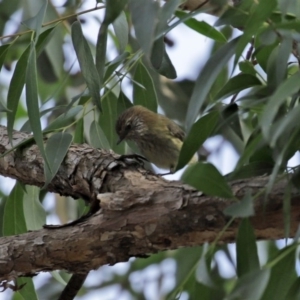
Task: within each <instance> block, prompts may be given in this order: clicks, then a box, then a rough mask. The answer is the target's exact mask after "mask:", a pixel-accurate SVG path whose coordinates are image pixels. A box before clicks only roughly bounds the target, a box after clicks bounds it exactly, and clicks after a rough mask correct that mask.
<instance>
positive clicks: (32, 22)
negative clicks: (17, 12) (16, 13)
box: [23, 0, 48, 40]
mask: <svg viewBox="0 0 300 300" xmlns="http://www.w3.org/2000/svg"><path fill="white" fill-rule="evenodd" d="M47 4H48V1H46V0H43V5H42V7H41V8H40V10H39V12H38V13H37V14H36V16H34V17H32V18H30V19H28V20H25V21H23V24H25V25H26V26H27V27H29V28H30V29H32V30H34V31H35V33H36V34H35V39H36V40H37V38H38V36H39V35H40V32H41V30H42V24H43V20H44V17H45V12H46V9H47Z"/></svg>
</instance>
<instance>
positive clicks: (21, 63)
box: [7, 45, 30, 141]
mask: <svg viewBox="0 0 300 300" xmlns="http://www.w3.org/2000/svg"><path fill="white" fill-rule="evenodd" d="M29 53H30V45H29V46H28V47H27V48H26V50H25V51H24V52H23V54H22V55H21V57H20V59H19V60H18V62H17V64H16V68H15V70H14V73H13V76H12V79H11V82H10V85H9V88H8V94H7V108H8V109H9V112H8V113H7V133H8V136H9V140H10V141H12V131H13V126H14V122H15V117H16V113H17V108H18V104H19V100H20V97H21V94H22V91H23V87H24V84H25V75H26V72H24V70H26V68H27V62H28V57H29Z"/></svg>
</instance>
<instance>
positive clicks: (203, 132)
mask: <svg viewBox="0 0 300 300" xmlns="http://www.w3.org/2000/svg"><path fill="white" fill-rule="evenodd" d="M218 118H219V113H218V112H216V111H212V112H210V113H208V114H207V115H205V116H203V117H202V118H200V119H199V120H198V121H197V122H196V123H195V124H194V125H193V126H192V128H191V130H190V132H189V134H188V135H187V137H186V138H185V140H184V142H183V145H182V148H181V151H180V155H179V159H178V164H177V167H176V170H180V169H181V168H182V167H184V166H185V165H186V164H187V163H188V162H189V161H190V160H191V159H192V157H193V155H194V154H195V152H197V151H198V150H199V149H200V147H201V145H202V144H203V143H204V142H205V140H206V139H207V138H209V137H210V135H211V134H212V132H213V131H214V129H215V128H216V125H217V121H218Z"/></svg>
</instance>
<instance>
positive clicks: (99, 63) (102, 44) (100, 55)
mask: <svg viewBox="0 0 300 300" xmlns="http://www.w3.org/2000/svg"><path fill="white" fill-rule="evenodd" d="M107 35H108V25H107V24H106V23H104V22H103V23H102V24H101V26H100V28H99V31H98V37H97V44H96V70H97V72H98V77H99V89H101V88H102V87H103V78H104V69H105V60H106V47H107ZM100 111H101V110H100Z"/></svg>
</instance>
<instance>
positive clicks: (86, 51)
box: [72, 21, 104, 110]
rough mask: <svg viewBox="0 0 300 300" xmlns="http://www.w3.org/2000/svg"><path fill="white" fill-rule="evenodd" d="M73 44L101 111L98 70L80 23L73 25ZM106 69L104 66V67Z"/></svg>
mask: <svg viewBox="0 0 300 300" xmlns="http://www.w3.org/2000/svg"><path fill="white" fill-rule="evenodd" d="M72 42H73V45H74V49H75V52H76V55H77V58H78V62H79V65H80V68H81V72H82V76H83V77H84V79H85V81H86V84H87V87H88V89H89V92H90V94H91V96H92V98H93V100H94V103H95V104H96V105H97V106H98V108H99V109H100V110H101V101H100V88H101V86H100V79H99V74H98V72H97V69H96V67H95V65H94V60H93V56H92V53H91V49H90V47H89V45H88V43H87V41H86V39H85V38H84V36H83V33H82V29H81V25H80V23H79V22H78V21H76V22H74V23H73V25H72ZM103 67H104V66H103Z"/></svg>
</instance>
